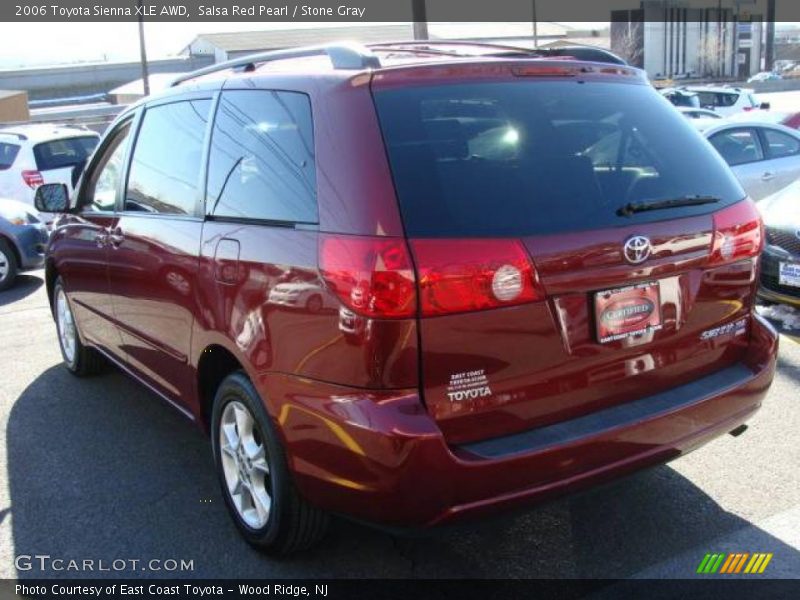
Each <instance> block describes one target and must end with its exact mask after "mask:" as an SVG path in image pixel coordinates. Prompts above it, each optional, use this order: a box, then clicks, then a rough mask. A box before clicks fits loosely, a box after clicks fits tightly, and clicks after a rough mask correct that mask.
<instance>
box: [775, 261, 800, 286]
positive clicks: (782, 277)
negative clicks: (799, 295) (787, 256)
mask: <svg viewBox="0 0 800 600" xmlns="http://www.w3.org/2000/svg"><path fill="white" fill-rule="evenodd" d="M778 283H779V284H780V285H785V286H787V287H796V288H800V263H793V262H781V263H779V265H778Z"/></svg>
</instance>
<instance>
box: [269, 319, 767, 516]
mask: <svg viewBox="0 0 800 600" xmlns="http://www.w3.org/2000/svg"><path fill="white" fill-rule="evenodd" d="M777 349H778V338H777V334H776V333H775V331H774V330H773V329H772V327H771V326H769V325H768V324H767V323H766V321H764V320H763V319H761V318H760V317H754V318H753V320H752V327H751V343H750V346H749V350H748V353H747V355H746V356H745V358H744V359H743V361H742V362H741V363H738V364H736V365H733V366H730V367H728V368H724V369H722V370H720V371H718V372H717V373H714V374H713V375H711V376H709V377H706V378H703V379H700V380H697V381H695V382H693V383H691V384H689V385H686V386H681V387H680V388H675V389H673V390H670V391H669V392H667V393H663V394H658V395H655V396H651V397H649V398H643V399H640V400H638V401H635V402H631V403H628V404H626V405H623V406H619V407H615V408H613V409H610V410H607V411H601V412H599V413H595V414H592V415H588V416H586V417H581V418H579V419H575V420H573V421H569V422H564V423H559V424H558V425H556V426H551V427H546V428H542V429H539V430H534V431H530V432H525V433H522V434H516V435H512V436H507V437H505V438H497V439H494V440H489V441H484V442H480V443H474V444H467V445H462V446H449V445H448V444H447V443H446V441H445V439H444V438H443V436H442V434H441V431H440V430H439V428H438V427H437V425H436V423H435V422H434V421H433V419H431V418H430V417H429V416H428V414H427V413H426V412H425V410H424V408H423V407H422V406H421V404H420V402H419V399H418V397H417V395H416V393H415V392H413V391H409V393H407V394H397V393H396V392H395V393H394V394H391V395H390V394H386V395H384V394H383V393H377V392H376V393H365V392H364V391H363V390H362V391H360V392H356V391H354V390H344V389H342V388H336V387H335V386H330V387H331V388H333V389H330V390H328V391H326V390H325V389H322V388H324V387H326V386H325V384H322V385H321V384H319V382H309V381H307V380H306V381H301V380H297V379H296V378H293V377H289V376H281V377H278V378H277V379H275V378H272V377H271V378H269V381H267V380H264V381H261V382H259V383H260V384H261V385H263V386H265V389H264V393H265V395H264V397H268V398H272V399H273V401H275V400H276V399H280V400H278V401H277V402H276V403H275V405H272V406H270V410H271V411H272V413H273V415H274V416H275V418H276V420H277V421H278V423H279V424H280V430H281V432H282V434H283V436H284V442H285V444H286V447H287V450H288V455H289V461H290V468H291V470H292V472H293V473H294V476H295V481H296V483H297V486H298V488H299V489H300V491H301V493H302V494H303V495H304V496H305V497H306V498H308V500H309V501H311V502H312V503H314V504H316V505H318V506H320V507H322V508H325V509H327V510H330V511H334V512H338V513H343V514H347V515H349V516H352V517H355V518H358V519H360V520H365V521H370V522H374V523H378V524H381V525H385V526H393V527H420V526H429V525H436V524H441V523H449V522H454V521H459V520H462V519H465V518H472V517H479V516H482V515H487V514H490V513H493V512H496V511H499V510H505V509H509V508H514V507H519V506H525V505H528V504H531V503H535V502H538V501H542V500H546V499H548V498H551V497H554V496H557V495H561V494H565V493H569V492H572V491H577V490H579V489H582V488H585V487H588V486H591V485H594V484H597V483H601V482H604V481H608V480H611V479H614V478H616V477H619V476H622V475H625V474H627V473H630V472H633V471H636V470H638V469H641V468H643V467H646V466H650V465H653V464H657V463H661V462H665V461H668V460H670V459H673V458H675V457H677V456H680V455H682V454H684V453H686V452H689V451H691V450H693V449H695V448H697V447H698V446H701V445H702V444H704V443H706V442H708V441H710V440H712V439H713V438H715V437H717V436H719V435H722V434H724V433H726V432H728V431H730V430H732V429H734V428H736V427H737V426H738V425H740V424H741V423H743V422H744V421H746V420H747V419H748V418H749V417H750V416H751V415H752V414H753V413H754V412H755V411H756V410H757V409H758V408H759V406H760V405H761V401H762V399H763V397H764V395H765V394H766V392H767V390H768V389H769V386H770V384H771V382H772V378H773V376H774V372H775V361H776V355H777ZM334 390H337V391H338V393H337V391H334ZM329 392H330V393H329Z"/></svg>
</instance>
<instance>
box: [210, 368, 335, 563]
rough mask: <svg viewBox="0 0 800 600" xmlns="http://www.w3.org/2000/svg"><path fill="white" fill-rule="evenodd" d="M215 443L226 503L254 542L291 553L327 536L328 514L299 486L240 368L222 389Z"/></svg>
mask: <svg viewBox="0 0 800 600" xmlns="http://www.w3.org/2000/svg"><path fill="white" fill-rule="evenodd" d="M241 411H245V412H244V413H243V412H241ZM245 413H246V414H245ZM248 418H249V419H250V421H249V423H248V420H247V419H248ZM211 443H212V447H213V451H214V464H215V466H216V469H217V475H218V476H219V482H220V486H221V488H222V495H223V497H224V498H225V504H226V506H227V507H228V511H229V512H230V514H231V517H232V518H233V521H234V523H235V524H236V526H237V528H238V529H239V532H240V533H241V534H242V536H243V537H244V538H245V539H246V540H247V541H248V542H249V543H250V544H251V545H253V546H254V547H256V548H258V549H259V550H261V551H263V552H265V553H267V554H270V555H273V556H286V555H289V554H292V553H295V552H299V551H301V550H305V549H307V548H310V547H311V546H313V545H314V544H316V543H317V542H319V541H320V540H321V539H322V538H323V537H324V535H325V532H326V531H327V528H328V522H329V517H328V515H327V513H325V512H324V511H322V510H320V509H318V508H316V507H314V506H312V505H310V504H309V503H308V502H306V500H305V499H304V498H302V497H301V496H300V495H299V493H298V492H297V489H296V488H295V486H294V482H293V481H292V478H291V475H290V473H289V468H288V466H287V461H286V453H285V451H284V449H283V446H282V444H281V442H280V439H279V438H278V435H277V433H276V431H275V427H274V425H273V423H272V419H270V417H269V415H268V414H267V411H266V409H265V408H264V405H263V403H262V401H261V398H260V397H259V395H258V392H256V390H255V388H254V387H253V384H252V383H251V382H250V380H249V379H248V378H247V376H246V375H245V374H244V373H242V372H241V371H239V372H236V373H233V374H231V375H229V376H228V377H226V378H225V379H224V380H223V382H222V383H221V384H220V386H219V389H218V390H217V394H216V397H215V399H214V409H213V412H212V426H211ZM242 482H244V483H242ZM250 490H252V492H251V491H250ZM265 494H266V495H265ZM259 499H260V500H259ZM267 501H269V502H268V503H267Z"/></svg>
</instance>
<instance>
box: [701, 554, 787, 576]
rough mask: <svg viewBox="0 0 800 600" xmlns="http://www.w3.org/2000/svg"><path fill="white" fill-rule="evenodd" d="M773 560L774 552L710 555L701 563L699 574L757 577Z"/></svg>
mask: <svg viewBox="0 0 800 600" xmlns="http://www.w3.org/2000/svg"><path fill="white" fill-rule="evenodd" d="M771 560H772V552H769V553H767V552H754V553H752V554H751V553H748V552H733V553H729V554H726V553H709V554H706V555H705V556H704V557H703V560H701V561H700V565H699V566H698V567H697V572H698V573H700V574H702V575H713V574H715V573H718V574H720V575H734V574H737V573H739V574H747V575H755V574H760V573H763V572H764V570H765V569H766V568H767V565H768V564H769V561H771Z"/></svg>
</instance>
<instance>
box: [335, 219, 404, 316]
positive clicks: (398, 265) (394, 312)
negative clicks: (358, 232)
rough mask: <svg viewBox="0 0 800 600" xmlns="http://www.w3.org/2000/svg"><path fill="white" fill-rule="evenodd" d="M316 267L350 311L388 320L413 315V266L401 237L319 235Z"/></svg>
mask: <svg viewBox="0 0 800 600" xmlns="http://www.w3.org/2000/svg"><path fill="white" fill-rule="evenodd" d="M319 267H320V271H321V273H322V276H323V277H324V278H325V281H326V282H327V284H328V286H330V288H331V289H332V290H333V291H334V292H335V293H336V295H337V296H338V297H339V299H340V300H341V301H342V302H343V303H344V305H345V306H347V307H348V308H349V309H351V310H352V311H353V312H356V313H358V314H360V315H363V316H366V317H374V318H389V319H392V318H395V319H396V318H407V317H413V316H415V315H416V311H417V292H416V283H415V280H414V266H413V264H412V263H411V256H410V255H409V252H408V247H407V246H406V243H405V240H402V239H398V238H386V237H357V236H345V235H327V234H323V235H321V236H320V246H319Z"/></svg>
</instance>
